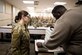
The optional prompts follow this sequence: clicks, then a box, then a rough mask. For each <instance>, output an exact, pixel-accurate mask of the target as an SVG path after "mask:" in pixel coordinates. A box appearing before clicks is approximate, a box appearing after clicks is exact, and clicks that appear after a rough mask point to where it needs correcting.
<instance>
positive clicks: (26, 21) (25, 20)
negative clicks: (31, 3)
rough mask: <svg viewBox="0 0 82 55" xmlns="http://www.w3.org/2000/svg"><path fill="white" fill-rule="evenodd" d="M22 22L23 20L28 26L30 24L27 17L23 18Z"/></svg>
mask: <svg viewBox="0 0 82 55" xmlns="http://www.w3.org/2000/svg"><path fill="white" fill-rule="evenodd" d="M23 20H24V23H25V24H28V23H29V22H30V17H29V16H24V17H23Z"/></svg>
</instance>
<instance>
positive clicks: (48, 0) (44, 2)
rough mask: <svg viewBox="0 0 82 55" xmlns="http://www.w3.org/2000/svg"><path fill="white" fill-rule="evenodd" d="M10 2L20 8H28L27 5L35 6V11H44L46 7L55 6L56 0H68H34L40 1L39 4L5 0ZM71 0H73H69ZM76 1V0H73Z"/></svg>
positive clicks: (19, 0) (61, 0) (62, 0)
mask: <svg viewBox="0 0 82 55" xmlns="http://www.w3.org/2000/svg"><path fill="white" fill-rule="evenodd" d="M5 1H7V2H8V3H10V4H12V5H13V6H15V7H17V8H19V9H23V10H24V9H25V10H26V9H27V7H29V6H30V7H34V11H35V12H42V11H43V10H44V9H47V8H49V7H52V8H53V7H54V6H55V5H54V2H56V1H60V2H64V1H66V0H33V1H38V3H37V5H35V4H24V3H23V2H22V1H23V0H5ZM69 1H71V0H69ZM73 1H74V0H73Z"/></svg>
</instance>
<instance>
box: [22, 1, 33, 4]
mask: <svg viewBox="0 0 82 55" xmlns="http://www.w3.org/2000/svg"><path fill="white" fill-rule="evenodd" d="M23 3H24V4H34V1H23Z"/></svg>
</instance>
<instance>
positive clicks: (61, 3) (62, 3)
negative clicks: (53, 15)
mask: <svg viewBox="0 0 82 55" xmlns="http://www.w3.org/2000/svg"><path fill="white" fill-rule="evenodd" d="M65 4H66V2H55V3H54V5H65Z"/></svg>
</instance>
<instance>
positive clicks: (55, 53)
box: [35, 39, 64, 55]
mask: <svg viewBox="0 0 82 55" xmlns="http://www.w3.org/2000/svg"><path fill="white" fill-rule="evenodd" d="M37 42H42V43H43V42H44V40H41V39H39V40H35V52H36V53H37V55H38V53H39V50H38V47H37V44H36V43H37ZM63 51H64V50H63V48H62V47H58V48H56V49H54V50H48V51H47V52H45V53H52V54H54V55H57V54H58V53H60V52H63Z"/></svg>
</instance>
